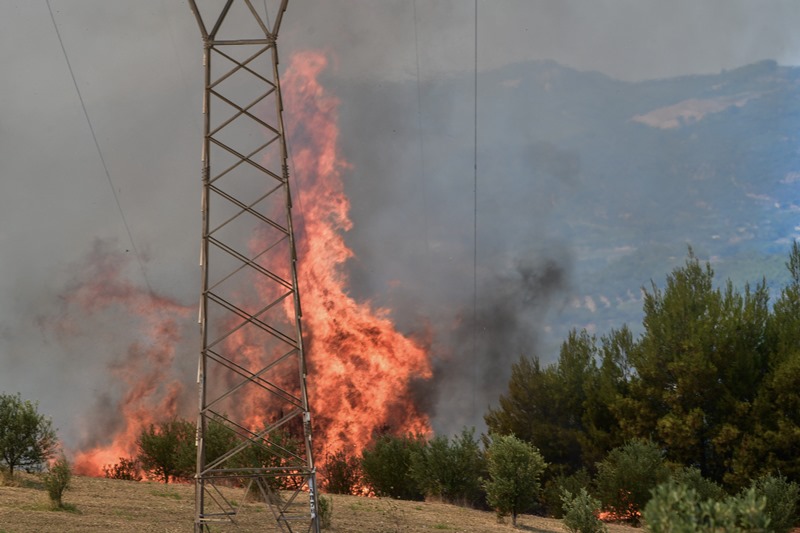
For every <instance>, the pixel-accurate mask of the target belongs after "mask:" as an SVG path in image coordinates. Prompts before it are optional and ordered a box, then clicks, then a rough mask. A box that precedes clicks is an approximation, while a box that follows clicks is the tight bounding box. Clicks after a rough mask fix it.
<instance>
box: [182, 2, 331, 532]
mask: <svg viewBox="0 0 800 533" xmlns="http://www.w3.org/2000/svg"><path fill="white" fill-rule="evenodd" d="M287 2H288V0H271V2H270V3H271V4H273V5H272V6H271V7H272V9H267V2H266V1H265V2H263V5H262V4H261V2H259V3H258V5H257V6H256V5H254V4H255V2H253V0H189V5H190V7H191V9H192V11H193V13H194V15H195V17H196V18H197V23H198V25H199V26H200V32H201V34H202V37H203V42H204V55H203V65H204V68H205V92H204V97H203V117H204V142H203V152H202V162H203V176H202V177H203V192H202V211H203V240H202V253H201V266H202V280H203V281H202V284H203V289H202V291H203V292H202V300H201V305H200V316H199V322H200V327H201V334H202V349H201V353H200V360H199V363H198V374H197V382H198V392H199V414H198V419H197V428H198V429H197V472H196V476H195V526H194V530H195V532H196V533H199V532H204V531H210V527H211V524H212V523H217V522H233V523H239V522H242V523H246V522H247V517H246V516H245V515H246V513H239V512H238V511H239V508H240V504H239V503H237V500H236V499H234V498H232V497H231V496H230V494H231V492H230V491H232V490H234V488H236V487H242V486H244V487H246V491H247V494H248V497H250V498H252V497H255V498H256V499H257V500H258V501H260V502H263V503H264V504H265V505H266V506H267V507H269V509H270V510H271V511H272V512H273V513H274V517H275V520H276V523H277V526H278V528H279V529H280V530H281V531H313V532H315V533H317V532H318V531H319V524H318V520H317V516H316V509H317V506H316V485H315V469H314V460H313V456H312V447H311V421H310V414H309V409H308V397H307V392H306V381H305V380H306V367H305V359H304V351H303V340H302V330H301V311H300V298H299V294H298V285H297V269H296V261H297V256H296V252H295V242H294V233H293V229H292V217H291V207H292V206H291V195H290V191H289V179H288V176H289V172H288V165H287V148H286V137H285V129H284V123H283V117H282V107H283V106H282V102H281V92H280V84H279V79H278V52H277V47H276V40H277V35H278V30H279V28H280V24H281V20H282V18H283V14H284V12H285V10H286V5H287ZM270 16H271V18H272V20H270ZM263 516H264V515H263V514H261V515H260V517H259V516H255V517H253V518H256V519H258V518H261V520H260V523H261V524H264V522H263ZM257 523H258V521H257Z"/></svg>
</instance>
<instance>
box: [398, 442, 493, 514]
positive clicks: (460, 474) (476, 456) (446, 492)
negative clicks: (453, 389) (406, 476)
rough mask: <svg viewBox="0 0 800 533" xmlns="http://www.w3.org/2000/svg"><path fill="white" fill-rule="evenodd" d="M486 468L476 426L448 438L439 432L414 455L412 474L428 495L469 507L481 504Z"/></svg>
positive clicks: (412, 456)
mask: <svg viewBox="0 0 800 533" xmlns="http://www.w3.org/2000/svg"><path fill="white" fill-rule="evenodd" d="M485 469H486V465H485V459H484V456H483V451H482V450H481V448H480V445H479V444H478V442H477V440H476V439H475V430H474V429H470V430H468V429H464V430H463V431H462V432H461V434H460V435H458V436H457V437H454V438H453V439H452V440H448V438H447V437H446V436H443V435H438V436H436V437H434V438H432V439H431V440H429V441H428V442H427V443H425V445H424V446H423V447H422V448H421V449H420V450H418V451H416V452H414V453H413V454H412V455H411V469H410V474H411V477H412V478H413V479H414V481H415V482H416V483H417V486H418V487H419V488H420V489H421V490H422V491H423V492H424V493H425V495H426V496H429V497H434V498H437V499H440V500H442V501H445V502H448V503H457V504H460V505H466V506H475V505H480V503H481V502H482V500H483V498H484V495H483V491H482V489H481V485H480V481H479V480H480V478H481V476H483V475H484V471H485Z"/></svg>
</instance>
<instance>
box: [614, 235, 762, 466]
mask: <svg viewBox="0 0 800 533" xmlns="http://www.w3.org/2000/svg"><path fill="white" fill-rule="evenodd" d="M713 277H714V272H713V270H712V269H711V266H710V265H709V264H708V263H706V264H705V266H703V265H701V264H700V261H699V260H698V259H697V258H696V257H695V256H694V254H693V252H692V251H691V249H690V250H689V257H688V259H687V261H686V264H685V265H684V266H683V267H680V268H676V269H675V270H673V271H672V273H671V274H670V275H669V276H667V283H666V287H665V288H664V289H663V290H662V289H659V288H658V287H657V286H656V285H655V283H653V285H652V288H651V290H645V291H644V293H645V294H644V305H643V310H644V319H643V325H644V334H643V335H642V337H641V339H640V342H639V343H638V346H637V347H636V349H634V350H633V351H632V352H631V353H630V362H631V364H632V367H633V370H634V373H633V375H632V377H631V380H630V384H629V388H628V391H629V392H628V394H627V395H626V397H625V398H624V399H622V400H621V401H619V402H618V404H617V410H616V414H617V419H618V420H620V423H621V427H622V430H623V431H622V433H623V434H624V435H625V436H626V437H627V438H635V437H639V438H649V437H651V436H652V437H653V438H655V439H656V440H658V441H659V442H660V443H662V444H663V445H664V449H665V450H666V452H667V457H668V458H669V459H670V460H672V461H675V462H677V463H680V464H684V465H696V466H698V467H699V468H700V470H701V471H702V473H703V475H704V476H709V477H711V478H712V479H715V480H721V479H722V478H723V475H724V473H725V472H726V471H728V470H729V469H730V466H731V462H732V458H733V455H734V453H735V450H736V448H737V447H738V446H739V445H740V443H741V440H742V438H743V436H744V435H745V434H746V433H747V432H749V431H750V427H749V426H750V425H752V422H751V420H752V417H751V416H750V415H751V409H752V405H753V400H754V398H755V397H756V395H757V392H758V389H759V387H760V383H761V381H762V379H763V374H764V372H763V369H764V368H765V361H766V357H767V345H766V344H765V335H766V325H767V319H768V315H769V308H768V290H767V287H766V282H765V281H762V283H761V284H759V285H758V286H757V287H756V288H755V289H752V290H751V288H750V287H749V286H746V287H745V291H744V293H740V292H739V291H737V290H735V289H734V288H733V286H732V284H731V283H730V282H728V283H727V284H726V286H725V289H724V290H720V289H715V288H714V286H713Z"/></svg>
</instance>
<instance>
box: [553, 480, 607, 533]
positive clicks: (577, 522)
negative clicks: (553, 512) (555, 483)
mask: <svg viewBox="0 0 800 533" xmlns="http://www.w3.org/2000/svg"><path fill="white" fill-rule="evenodd" d="M561 501H562V502H563V505H564V506H563V509H564V527H565V528H566V529H567V531H569V532H570V533H604V532H606V531H608V528H607V527H606V525H605V524H604V523H603V522H601V521H600V519H599V518H598V517H597V514H596V513H597V511H598V510H599V509H600V500H597V499H595V498H592V496H591V495H590V494H589V493H588V492H586V489H585V488H584V487H581V489H580V490H579V491H578V493H577V494H576V495H575V496H573V495H572V493H571V492H570V491H568V490H564V491H563V492H562V495H561Z"/></svg>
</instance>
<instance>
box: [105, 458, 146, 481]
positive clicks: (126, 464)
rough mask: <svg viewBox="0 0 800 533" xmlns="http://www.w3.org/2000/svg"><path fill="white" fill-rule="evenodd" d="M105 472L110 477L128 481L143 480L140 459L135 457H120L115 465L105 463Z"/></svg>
mask: <svg viewBox="0 0 800 533" xmlns="http://www.w3.org/2000/svg"><path fill="white" fill-rule="evenodd" d="M103 473H104V474H105V476H106V477H107V478H109V479H124V480H127V481H141V480H142V474H141V467H140V466H139V461H137V460H136V459H134V458H129V459H126V458H125V457H120V458H119V462H118V463H116V464H113V465H105V466H104V467H103Z"/></svg>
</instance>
